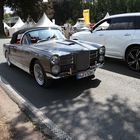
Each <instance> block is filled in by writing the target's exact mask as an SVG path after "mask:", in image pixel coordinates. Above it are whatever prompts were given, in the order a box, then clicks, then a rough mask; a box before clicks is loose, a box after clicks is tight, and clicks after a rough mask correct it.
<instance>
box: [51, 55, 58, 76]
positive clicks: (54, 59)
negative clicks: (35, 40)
mask: <svg viewBox="0 0 140 140" xmlns="http://www.w3.org/2000/svg"><path fill="white" fill-rule="evenodd" d="M50 61H51V64H52V73H53V74H54V75H57V74H58V73H59V72H60V66H59V63H60V57H59V56H58V55H54V56H52V57H51V59H50Z"/></svg>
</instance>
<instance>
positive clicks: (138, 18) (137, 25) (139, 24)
mask: <svg viewBox="0 0 140 140" xmlns="http://www.w3.org/2000/svg"><path fill="white" fill-rule="evenodd" d="M135 29H140V16H136V17H135Z"/></svg>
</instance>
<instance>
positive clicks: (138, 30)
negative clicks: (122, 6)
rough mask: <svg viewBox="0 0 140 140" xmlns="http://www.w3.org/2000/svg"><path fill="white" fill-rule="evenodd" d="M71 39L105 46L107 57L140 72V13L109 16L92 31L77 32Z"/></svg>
mask: <svg viewBox="0 0 140 140" xmlns="http://www.w3.org/2000/svg"><path fill="white" fill-rule="evenodd" d="M71 39H80V40H84V41H90V42H95V43H100V44H103V45H104V46H105V47H106V56H108V57H113V58H118V59H123V60H125V61H126V62H127V65H128V66H129V68H131V69H132V70H136V71H140V13H127V14H119V15H113V16H109V17H107V18H105V19H102V20H101V21H99V22H98V23H97V24H96V25H95V26H94V27H93V30H92V31H83V32H77V33H75V34H73V35H72V36H71Z"/></svg>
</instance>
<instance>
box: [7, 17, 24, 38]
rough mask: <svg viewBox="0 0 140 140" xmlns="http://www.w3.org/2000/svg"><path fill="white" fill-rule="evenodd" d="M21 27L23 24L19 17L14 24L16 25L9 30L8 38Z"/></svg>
mask: <svg viewBox="0 0 140 140" xmlns="http://www.w3.org/2000/svg"><path fill="white" fill-rule="evenodd" d="M23 25H24V22H23V21H22V20H21V18H20V17H19V19H18V21H17V22H16V24H15V25H14V26H13V27H12V28H10V29H9V35H10V37H11V36H12V35H13V33H14V32H16V31H18V30H19V29H20V28H21V27H22V26H23Z"/></svg>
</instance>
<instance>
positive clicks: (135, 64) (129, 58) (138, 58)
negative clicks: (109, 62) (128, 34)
mask: <svg viewBox="0 0 140 140" xmlns="http://www.w3.org/2000/svg"><path fill="white" fill-rule="evenodd" d="M126 63H127V65H128V67H129V68H130V69H132V70H135V71H140V46H139V47H133V48H131V49H129V50H128V51H127V53H126Z"/></svg>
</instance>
